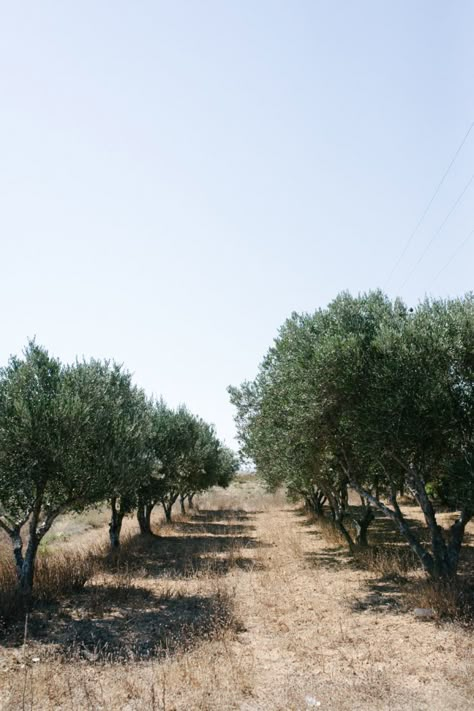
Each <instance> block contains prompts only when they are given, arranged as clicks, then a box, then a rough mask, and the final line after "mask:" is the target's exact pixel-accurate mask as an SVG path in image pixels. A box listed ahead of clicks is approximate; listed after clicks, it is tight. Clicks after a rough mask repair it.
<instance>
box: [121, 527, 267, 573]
mask: <svg viewBox="0 0 474 711" xmlns="http://www.w3.org/2000/svg"><path fill="white" fill-rule="evenodd" d="M263 547H269V544H266V543H262V542H261V541H259V540H258V539H256V538H252V537H249V536H231V535H230V536H217V535H207V536H206V535H204V536H203V535H198V536H193V535H189V536H173V535H171V536H146V537H143V536H140V535H136V536H132V537H131V538H129V539H128V540H127V541H125V542H124V544H123V545H122V547H121V550H120V551H119V552H118V554H116V555H114V557H113V558H111V559H110V560H109V561H108V563H107V567H108V569H109V570H111V571H112V572H116V571H130V572H134V573H136V572H139V573H140V575H142V576H143V577H178V578H181V577H190V576H192V575H196V574H198V573H200V572H202V573H212V574H217V575H219V574H221V575H224V574H225V573H227V572H228V571H229V570H231V569H232V568H235V567H239V568H241V569H245V570H250V569H254V570H255V569H257V570H260V569H262V566H261V564H260V563H258V561H256V560H254V559H253V558H251V557H243V556H242V555H241V553H240V551H241V549H245V550H251V549H257V548H263Z"/></svg>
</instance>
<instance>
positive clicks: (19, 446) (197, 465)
mask: <svg viewBox="0 0 474 711" xmlns="http://www.w3.org/2000/svg"><path fill="white" fill-rule="evenodd" d="M236 470H237V460H236V457H235V456H234V454H233V452H232V451H231V450H229V449H228V448H226V447H225V446H223V445H222V444H221V442H220V441H219V440H218V439H217V437H216V434H215V432H214V429H213V427H212V426H211V425H209V424H207V423H206V422H204V421H203V420H202V419H200V418H199V417H195V416H194V415H192V414H191V413H190V412H189V411H188V410H187V409H186V408H185V407H179V408H178V409H176V410H173V409H171V408H169V407H168V406H167V405H166V404H165V403H164V402H163V401H162V400H160V401H153V400H150V399H148V398H147V397H146V395H145V394H144V392H143V391H142V390H141V389H139V388H138V387H136V386H135V385H134V384H133V383H132V378H131V375H130V373H128V372H126V371H125V370H124V369H123V368H122V367H121V366H119V365H116V364H115V363H111V362H101V361H97V360H91V361H88V362H76V363H75V364H73V365H63V364H61V363H60V362H59V360H57V359H55V358H52V357H51V356H50V355H49V354H48V353H47V351H46V350H45V349H44V348H42V347H40V346H38V345H36V344H35V343H34V342H30V343H29V344H28V347H27V348H26V350H25V352H24V356H23V357H22V358H18V357H12V358H11V359H10V361H9V363H8V365H7V366H6V367H5V368H3V369H1V370H0V527H1V528H2V529H3V530H4V531H5V532H6V533H7V534H8V536H9V537H10V539H11V542H12V546H13V554H14V558H15V564H16V570H17V574H18V584H19V587H20V589H21V591H22V592H23V593H24V594H25V595H26V596H29V595H30V594H31V591H32V587H33V576H34V564H35V558H36V554H37V551H38V547H39V545H40V543H41V540H42V539H43V537H44V536H45V534H46V533H47V532H48V531H49V529H50V528H51V526H52V524H53V522H54V521H55V519H56V518H57V517H58V516H59V515H60V514H63V513H65V512H68V511H75V512H78V511H81V510H84V509H85V508H87V507H90V506H94V505H97V504H102V503H104V502H108V504H109V505H110V509H111V519H110V541H111V545H112V547H113V548H117V547H118V546H119V544H120V531H121V527H122V521H123V518H124V516H125V515H126V514H128V513H131V512H132V511H133V510H135V509H136V510H137V517H138V522H139V525H140V531H141V533H142V534H150V533H151V528H150V517H151V513H152V510H153V508H154V506H155V505H156V504H158V503H161V504H162V506H163V509H164V511H165V514H166V519H167V520H168V521H170V520H171V511H172V507H173V504H174V503H175V502H176V501H177V499H178V498H181V507H182V509H184V502H185V500H186V499H187V500H188V501H189V504H190V505H191V506H192V499H193V497H194V495H195V494H196V493H197V492H200V491H204V490H205V489H207V488H209V487H211V486H214V485H221V486H227V485H228V483H229V481H230V479H231V477H232V476H233V474H234V473H235V472H236ZM25 529H26V535H25Z"/></svg>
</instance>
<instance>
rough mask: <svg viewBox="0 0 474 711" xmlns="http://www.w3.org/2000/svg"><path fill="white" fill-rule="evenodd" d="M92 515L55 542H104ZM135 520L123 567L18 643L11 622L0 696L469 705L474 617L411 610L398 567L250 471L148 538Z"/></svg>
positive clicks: (82, 702) (32, 704) (190, 703)
mask: <svg viewBox="0 0 474 711" xmlns="http://www.w3.org/2000/svg"><path fill="white" fill-rule="evenodd" d="M88 516H89V519H87V518H79V519H77V518H74V519H72V520H71V519H67V520H65V521H63V522H60V523H59V525H58V526H56V528H55V530H54V531H53V532H52V534H51V537H50V541H49V544H48V545H49V546H50V547H51V548H54V547H55V546H58V547H61V546H70V545H74V546H78V545H83V546H86V547H87V546H90V545H91V544H96V543H97V541H98V540H100V539H101V538H103V537H105V534H106V529H105V527H104V523H103V522H104V520H105V518H104V515H103V514H101V513H100V512H97V513H95V514H89V515H88ZM91 517H92V518H91ZM101 517H102V518H101ZM91 521H92V523H91ZM127 532H128V533H129V535H130V536H131V537H130V538H129V540H128V541H127V542H126V544H125V546H124V552H123V555H122V558H121V560H120V561H119V572H118V573H117V572H112V571H109V570H107V569H104V570H102V571H101V572H100V573H98V574H97V575H96V576H95V578H94V579H93V580H92V581H91V583H89V584H88V585H87V586H86V588H85V589H84V590H83V591H82V592H81V593H78V594H75V595H74V596H71V597H69V598H65V599H63V600H61V601H60V602H58V603H57V604H56V605H55V606H53V605H49V606H45V607H44V608H42V609H40V610H38V611H37V612H36V613H35V614H34V615H32V617H31V619H30V620H29V628H28V633H27V639H26V643H25V644H23V639H22V637H23V634H22V633H21V632H20V631H18V630H17V631H16V633H14V632H13V631H11V632H10V633H9V634H8V635H7V636H6V638H5V639H4V645H3V646H0V708H1V709H4V710H5V711H6V710H7V709H8V710H11V709H36V710H37V711H40V710H41V711H43V710H44V711H47V710H50V709H66V708H67V709H72V710H74V709H77V711H79V710H81V711H82V709H110V708H115V709H127V710H130V711H132V710H135V709H161V710H163V711H172V710H173V709H174V710H176V711H178V710H179V711H181V710H183V711H188V710H194V709H203V710H204V709H209V710H211V709H213V710H215V711H225V710H227V709H241V710H242V711H253V710H255V711H257V710H262V711H263V710H264V709H265V710H267V709H268V710H272V711H273V710H275V711H277V710H281V711H287V710H291V709H293V710H295V711H296V710H303V709H311V708H318V707H319V708H321V709H336V710H339V709H340V710H341V711H345V710H346V709H347V710H349V709H350V710H351V711H352V710H354V709H364V710H368V709H392V710H394V711H395V710H396V709H404V710H407V709H414V710H415V709H416V711H419V710H422V709H427V710H428V709H429V710H430V711H436V710H437V709H440V710H441V709H443V711H448V710H450V709H452V710H453V711H454V710H455V709H456V711H458V710H459V709H469V708H472V700H473V698H474V678H473V672H474V664H473V656H472V653H473V644H472V641H473V638H472V632H470V631H469V630H468V629H463V628H462V627H461V626H458V625H456V624H443V625H437V624H436V623H435V622H431V621H430V622H426V621H425V622H422V621H419V620H415V619H414V617H413V614H412V611H410V610H408V611H407V610H406V609H405V608H404V605H403V604H402V601H401V597H400V593H401V592H403V591H401V587H403V586H402V585H401V582H400V581H398V582H397V583H394V582H393V580H386V579H383V578H381V577H380V575H377V574H375V573H370V572H368V571H366V570H361V569H358V568H357V567H355V566H354V565H353V564H351V562H350V561H349V560H348V558H347V556H346V554H345V552H344V550H343V549H342V548H341V547H339V546H338V544H337V542H334V543H329V542H328V541H327V540H326V539H325V538H324V537H323V536H322V534H321V532H320V531H319V530H318V528H317V526H315V525H313V524H311V523H308V521H307V520H306V518H305V517H303V516H302V515H301V513H300V512H299V511H298V510H297V509H296V508H295V507H292V506H290V505H288V503H287V502H286V501H285V500H284V498H283V497H282V496H280V495H277V496H270V495H266V494H264V493H263V492H262V491H261V490H260V489H259V487H258V484H256V483H255V482H254V481H253V480H252V479H251V478H249V477H248V478H246V479H245V478H244V479H242V480H239V482H238V483H237V484H235V485H233V486H232V487H231V488H230V489H229V490H228V491H226V492H220V491H216V492H212V493H211V494H209V495H208V496H205V497H202V498H201V500H200V501H199V510H198V511H196V512H195V513H194V515H190V516H188V517H186V518H184V519H181V520H179V521H177V523H176V524H174V525H173V526H171V527H165V526H163V525H162V524H160V529H159V536H157V537H156V538H154V539H153V540H152V541H150V542H148V543H146V544H143V543H141V542H140V540H139V539H138V538H137V537H136V529H135V525H134V522H133V521H132V520H130V521H128V522H127Z"/></svg>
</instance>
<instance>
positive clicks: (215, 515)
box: [191, 509, 257, 522]
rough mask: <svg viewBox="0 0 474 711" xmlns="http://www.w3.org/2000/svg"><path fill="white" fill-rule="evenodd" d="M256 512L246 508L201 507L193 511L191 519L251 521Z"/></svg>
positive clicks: (204, 520)
mask: <svg viewBox="0 0 474 711" xmlns="http://www.w3.org/2000/svg"><path fill="white" fill-rule="evenodd" d="M254 513H257V512H252V514H250V513H249V512H248V511H245V510H244V509H199V511H196V512H195V513H194V512H193V513H192V515H191V520H193V521H203V522H206V521H225V520H234V521H249V520H251V519H253V518H255V517H254V515H253V514H254Z"/></svg>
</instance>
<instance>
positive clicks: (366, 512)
mask: <svg viewBox="0 0 474 711" xmlns="http://www.w3.org/2000/svg"><path fill="white" fill-rule="evenodd" d="M361 498H362V497H361ZM362 505H363V510H362V515H361V516H358V517H357V516H354V517H353V519H352V521H353V524H354V528H355V532H356V535H355V543H356V545H357V546H360V547H361V548H367V546H368V545H369V541H368V539H367V531H368V529H369V526H370V524H371V523H372V521H373V520H374V518H375V515H374V512H373V511H372V508H371V506H370V504H369V503H368V502H367V501H365V500H364V499H362Z"/></svg>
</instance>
